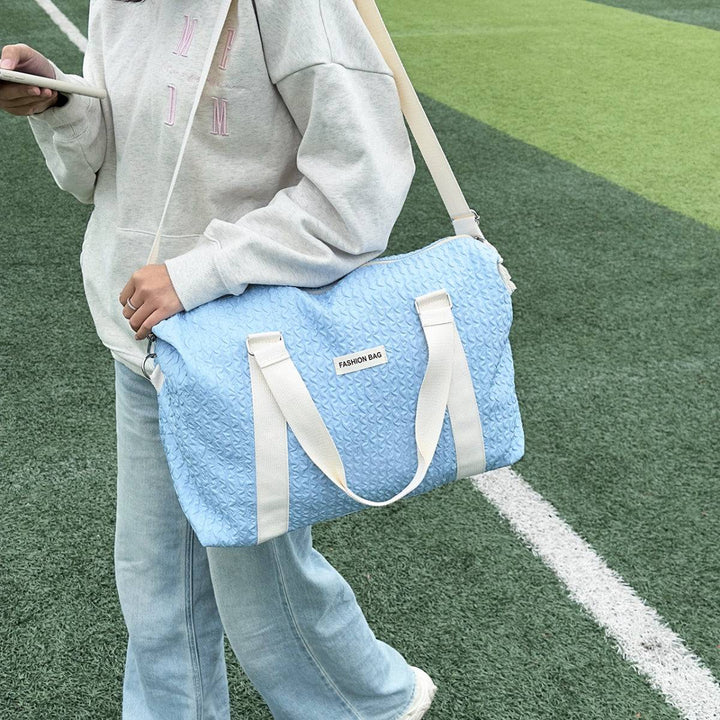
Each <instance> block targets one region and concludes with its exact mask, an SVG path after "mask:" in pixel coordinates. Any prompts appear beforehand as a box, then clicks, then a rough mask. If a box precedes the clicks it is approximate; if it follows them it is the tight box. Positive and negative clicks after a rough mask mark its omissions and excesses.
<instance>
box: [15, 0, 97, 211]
mask: <svg viewBox="0 0 720 720" xmlns="http://www.w3.org/2000/svg"><path fill="white" fill-rule="evenodd" d="M98 15H99V10H98V8H97V4H96V3H91V5H90V25H89V28H88V46H87V51H86V53H85V57H84V59H83V77H79V76H77V75H66V74H65V73H63V72H62V71H61V70H60V69H59V68H58V67H57V66H56V65H55V64H54V63H51V64H52V68H53V70H54V71H55V76H56V77H57V78H58V79H61V80H65V79H69V80H74V81H77V82H81V83H82V82H85V83H87V84H88V85H104V81H103V77H104V73H103V70H102V57H101V52H100V48H99V47H98V46H97V43H96V42H95V40H96V38H97V40H98V41H99V39H100V37H101V35H100V32H99V28H98V27H96V26H97V25H98V24H99V18H98ZM60 97H61V98H62V97H63V96H60ZM67 98H68V100H67V102H65V104H64V105H60V104H58V105H55V106H53V107H50V108H48V109H47V110H45V111H44V112H41V113H39V114H38V115H31V116H29V117H28V121H29V122H30V129H31V130H32V133H33V135H34V136H35V139H36V141H37V143H38V145H39V147H40V150H41V151H42V153H43V155H44V156H45V162H46V163H47V166H48V168H49V170H50V172H51V173H52V176H53V178H55V182H56V183H57V184H58V186H59V187H60V188H61V189H63V190H66V191H67V192H69V193H71V194H72V195H74V196H75V197H76V198H77V199H78V200H79V201H80V202H82V203H85V204H91V203H92V202H93V197H94V194H95V181H96V178H97V172H98V170H99V169H100V167H101V165H102V163H103V160H104V158H105V147H106V128H105V120H104V117H103V113H102V108H101V105H100V100H98V99H97V98H91V97H86V96H84V95H69V96H67Z"/></svg>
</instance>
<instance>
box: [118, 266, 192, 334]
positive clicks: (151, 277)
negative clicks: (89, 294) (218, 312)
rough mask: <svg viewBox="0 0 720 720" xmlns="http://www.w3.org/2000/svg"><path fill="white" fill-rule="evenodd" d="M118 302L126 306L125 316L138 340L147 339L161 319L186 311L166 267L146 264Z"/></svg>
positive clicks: (123, 312) (126, 286) (127, 285)
mask: <svg viewBox="0 0 720 720" xmlns="http://www.w3.org/2000/svg"><path fill="white" fill-rule="evenodd" d="M119 300H120V304H121V305H123V306H124V307H123V311H122V314H123V316H124V317H126V318H127V319H128V320H129V321H130V327H131V328H132V329H133V330H135V339H136V340H142V339H143V338H145V337H147V334H148V333H149V332H150V329H151V328H152V327H153V326H154V325H157V324H158V323H159V322H160V321H161V320H165V318H169V317H170V316H171V315H175V313H178V312H180V311H181V310H184V309H185V308H183V306H182V303H181V302H180V298H179V297H178V296H177V293H176V292H175V288H174V287H173V285H172V281H171V280H170V274H169V273H168V271H167V267H165V265H164V264H162V265H145V267H141V268H140V269H139V270H136V271H135V272H134V273H133V274H132V275H131V277H130V279H129V280H128V281H127V284H126V285H125V287H124V288H123V289H122V292H121V293H120V298H119ZM128 301H129V302H128ZM130 305H133V306H134V307H135V308H136V309H135V310H133V308H132V307H131V306H130Z"/></svg>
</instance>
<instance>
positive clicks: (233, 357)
mask: <svg viewBox="0 0 720 720" xmlns="http://www.w3.org/2000/svg"><path fill="white" fill-rule="evenodd" d="M499 260H500V256H499V255H498V253H497V251H496V250H495V248H494V247H493V246H492V245H490V244H489V243H485V242H482V241H479V240H476V239H475V238H472V237H470V236H467V235H460V236H452V237H447V238H442V239H440V240H438V241H436V242H434V243H432V244H431V245H428V246H427V247H424V248H422V249H420V250H416V251H414V252H411V253H407V254H403V255H396V256H391V257H386V258H380V259H379V260H375V261H373V262H370V263H368V264H366V265H363V266H361V267H360V268H358V269H356V270H354V271H353V272H351V273H350V274H349V275H346V276H345V277H344V278H342V279H340V280H339V281H337V282H335V283H332V284H331V285H327V286H325V287H323V288H317V289H301V288H295V287H288V286H266V285H262V286H259V285H258V286H250V287H249V288H248V289H247V290H246V291H245V293H243V294H242V295H239V296H234V295H228V296H224V297H222V298H219V299H217V300H215V301H213V302H210V303H206V304H205V305H200V306H199V307H197V308H195V309H193V310H191V311H190V312H186V313H179V314H177V315H173V316H172V317H170V318H168V319H166V320H163V321H162V322H160V323H158V325H157V326H155V327H154V328H153V332H154V333H155V335H156V336H157V342H156V349H155V350H156V353H157V358H156V363H158V364H159V365H160V368H161V370H162V372H163V374H164V376H165V380H164V383H163V384H162V386H161V388H160V391H159V393H158V403H159V412H160V434H161V439H162V442H163V446H164V449H165V453H166V456H167V459H168V463H169V467H170V472H171V475H172V479H173V483H174V486H175V490H176V492H177V495H178V499H179V501H180V504H181V506H182V509H183V511H184V513H185V514H186V516H187V518H188V520H189V521H190V524H191V525H192V527H193V529H194V530H195V532H196V534H197V536H198V539H199V541H200V542H201V543H202V544H203V545H204V546H237V545H253V544H256V543H257V518H256V496H255V447H254V432H255V428H254V427H253V412H252V393H251V389H250V370H249V366H248V358H247V349H246V345H245V339H246V337H247V335H249V334H251V333H259V332H269V331H280V332H282V334H283V337H284V340H285V345H286V346H287V349H288V352H289V353H290V355H291V357H292V359H293V361H294V363H295V365H296V366H297V368H298V370H299V372H300V374H301V376H302V378H303V380H304V381H305V384H306V385H307V387H308V390H309V391H310V394H311V395H312V397H313V400H314V401H315V404H316V405H317V407H318V410H319V411H320V414H321V416H322V418H323V420H324V421H325V424H326V425H327V428H328V430H329V432H330V434H331V436H332V437H333V439H334V441H335V444H336V446H337V448H338V451H339V452H340V456H341V457H342V458H343V461H344V463H345V468H346V473H347V479H348V485H349V487H350V488H351V489H352V490H354V491H355V492H356V493H358V494H359V495H361V496H363V497H366V498H370V499H373V500H384V499H386V498H389V497H392V496H393V495H394V494H395V493H396V492H398V491H399V490H401V489H402V488H403V487H405V485H407V483H408V482H409V480H410V479H411V478H412V476H413V474H414V472H415V468H416V465H417V452H416V446H415V435H414V433H415V430H414V422H415V409H416V403H417V397H418V392H419V390H420V384H421V382H422V378H423V375H424V372H425V367H426V364H427V346H426V342H425V337H424V334H423V331H422V327H421V325H420V321H419V318H418V315H417V313H416V310H415V306H414V299H415V298H416V297H418V296H420V295H425V294H427V293H429V292H432V291H434V290H439V289H442V288H444V289H445V290H447V292H448V293H449V295H450V298H451V300H452V303H453V314H454V316H455V323H456V326H457V328H458V332H459V335H460V338H461V340H462V343H463V347H464V349H465V353H466V356H467V359H468V364H469V367H470V373H471V376H472V380H473V385H474V388H475V395H476V399H477V403H478V407H479V411H480V418H481V421H482V425H483V432H484V439H485V453H486V463H487V470H492V469H495V468H498V467H504V466H507V465H511V464H512V463H514V462H516V461H517V460H519V459H520V458H521V457H522V455H523V452H524V435H523V429H522V424H521V419H520V412H519V408H518V402H517V397H516V394H515V384H514V371H513V361H512V355H511V350H510V344H509V340H508V334H509V330H510V325H511V322H512V303H511V299H510V292H509V290H508V288H507V287H506V285H505V283H504V281H503V279H502V277H501V275H500V272H499V267H498V263H499ZM378 345H384V346H385V349H386V352H387V357H388V362H387V364H385V365H378V366H376V367H373V368H368V369H365V370H360V371H357V372H352V373H348V374H346V375H340V376H338V375H336V373H335V368H334V365H333V358H334V357H338V356H341V355H347V354H350V353H353V352H358V351H361V350H365V349H368V348H373V347H376V346H378ZM259 431H260V432H262V429H261V428H260V429H259ZM288 443H289V467H290V528H289V529H290V530H293V529H295V528H298V527H302V526H305V525H311V524H313V523H316V522H318V521H321V520H328V519H330V518H334V517H339V516H342V515H346V514H348V513H351V512H354V511H357V510H361V509H363V508H364V507H365V506H363V505H361V504H359V503H357V502H356V501H354V500H351V499H350V498H348V497H347V496H346V495H345V494H343V493H342V492H341V491H340V490H339V489H338V488H337V487H335V485H333V483H332V482H331V481H330V480H329V479H328V478H327V477H325V476H324V475H323V474H322V473H321V471H320V470H319V469H318V468H317V467H315V465H314V464H313V463H312V462H311V461H310V459H309V458H308V457H307V455H306V454H305V452H304V451H303V449H302V448H301V447H300V445H299V444H298V442H297V440H296V439H295V437H294V436H293V434H292V432H291V431H290V430H289V429H288ZM456 477H457V466H456V461H455V450H454V444H453V438H452V430H451V426H450V421H449V417H448V414H447V412H446V415H445V421H444V425H443V430H442V434H441V437H440V442H439V445H438V448H437V451H436V454H435V457H434V458H433V461H432V463H431V465H430V468H429V471H428V474H427V476H426V478H425V480H424V481H423V482H422V484H421V485H420V486H419V487H418V488H417V489H416V490H414V491H413V492H412V493H410V494H409V495H408V496H407V497H408V498H409V497H412V496H413V495H417V494H419V493H423V492H427V491H428V490H430V489H432V488H434V487H437V486H439V485H442V484H444V483H447V482H450V481H451V480H454V479H456ZM401 502H405V500H402V501H401Z"/></svg>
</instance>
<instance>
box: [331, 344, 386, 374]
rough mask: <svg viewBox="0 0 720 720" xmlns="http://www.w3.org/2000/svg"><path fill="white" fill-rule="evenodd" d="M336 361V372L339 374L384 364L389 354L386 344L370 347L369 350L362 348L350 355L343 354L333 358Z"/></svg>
mask: <svg viewBox="0 0 720 720" xmlns="http://www.w3.org/2000/svg"><path fill="white" fill-rule="evenodd" d="M333 362H334V363H335V372H336V373H337V374H338V375H345V374H346V373H350V372H355V371H356V370H365V368H371V367H375V366H376V365H384V364H385V363H387V354H386V352H385V346H384V345H378V347H374V348H370V349H368V350H360V352H356V353H352V354H350V355H341V356H340V357H336V358H333Z"/></svg>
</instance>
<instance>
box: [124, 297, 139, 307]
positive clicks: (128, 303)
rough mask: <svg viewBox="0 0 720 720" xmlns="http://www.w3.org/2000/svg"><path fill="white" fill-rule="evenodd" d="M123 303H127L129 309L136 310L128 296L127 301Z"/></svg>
mask: <svg viewBox="0 0 720 720" xmlns="http://www.w3.org/2000/svg"><path fill="white" fill-rule="evenodd" d="M125 304H126V305H129V306H130V309H131V310H137V308H136V307H135V306H134V305H133V304H132V302H130V298H128V299H127V302H126V303H125Z"/></svg>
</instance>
